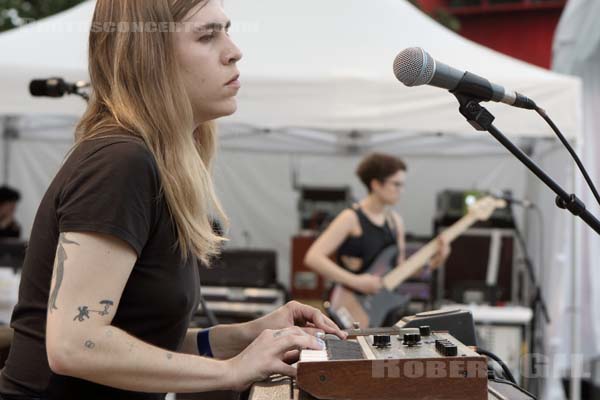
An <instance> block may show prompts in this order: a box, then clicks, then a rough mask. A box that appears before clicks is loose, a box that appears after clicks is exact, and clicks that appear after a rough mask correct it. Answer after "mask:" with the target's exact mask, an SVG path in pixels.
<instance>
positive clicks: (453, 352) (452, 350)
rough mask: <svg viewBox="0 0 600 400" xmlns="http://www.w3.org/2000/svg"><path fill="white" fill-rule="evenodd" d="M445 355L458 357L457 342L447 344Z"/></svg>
mask: <svg viewBox="0 0 600 400" xmlns="http://www.w3.org/2000/svg"><path fill="white" fill-rule="evenodd" d="M444 355H445V356H446V357H456V356H457V355H458V347H456V345H455V344H451V345H449V346H446V348H445V351H444Z"/></svg>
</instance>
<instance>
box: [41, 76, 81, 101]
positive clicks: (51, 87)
mask: <svg viewBox="0 0 600 400" xmlns="http://www.w3.org/2000/svg"><path fill="white" fill-rule="evenodd" d="M88 86H89V83H86V82H83V81H78V82H75V83H69V82H65V80H64V79H62V78H49V79H34V80H32V81H31V83H30V84H29V93H31V95H32V96H34V97H63V96H64V95H65V94H76V95H80V96H81V95H82V93H80V92H79V90H80V89H83V88H86V87H88Z"/></svg>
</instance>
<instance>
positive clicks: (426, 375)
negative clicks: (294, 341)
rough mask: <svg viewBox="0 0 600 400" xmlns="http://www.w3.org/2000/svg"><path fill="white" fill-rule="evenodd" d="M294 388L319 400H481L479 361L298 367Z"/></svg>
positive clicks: (483, 383) (483, 374)
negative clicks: (296, 384) (296, 385)
mask: <svg viewBox="0 0 600 400" xmlns="http://www.w3.org/2000/svg"><path fill="white" fill-rule="evenodd" d="M297 383H298V387H299V388H300V389H302V390H304V391H305V392H307V393H309V394H310V395H312V396H314V397H316V398H318V399H322V400H325V399H327V400H338V399H339V400H341V399H350V400H352V399H356V400H359V399H371V400H372V399H380V400H392V399H411V400H430V399H437V400H486V399H487V362H486V360H485V358H483V357H455V358H451V357H448V358H430V359H413V360H398V359H390V360H344V361H323V362H305V363H299V364H298V376H297Z"/></svg>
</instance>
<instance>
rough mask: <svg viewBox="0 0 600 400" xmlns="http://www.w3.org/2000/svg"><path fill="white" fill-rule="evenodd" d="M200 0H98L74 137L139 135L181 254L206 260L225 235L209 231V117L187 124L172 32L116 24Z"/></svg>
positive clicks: (167, 13)
mask: <svg viewBox="0 0 600 400" xmlns="http://www.w3.org/2000/svg"><path fill="white" fill-rule="evenodd" d="M205 1H207V0H152V1H138V0H98V1H97V4H96V9H95V12H94V17H93V24H92V30H91V32H90V38H89V73H90V79H91V84H92V94H91V99H90V102H89V105H88V108H87V110H86V112H85V114H84V115H83V117H82V119H81V121H80V122H79V124H78V125H77V128H76V132H75V145H76V146H77V145H78V144H80V143H81V142H82V141H84V140H89V139H94V138H99V137H106V136H110V135H114V134H115V133H117V132H118V133H119V134H121V135H122V134H123V132H126V134H128V135H131V136H136V137H139V138H141V139H142V140H143V141H144V143H145V144H146V146H147V147H148V149H149V150H150V152H151V153H152V155H153V156H154V158H155V160H156V163H157V166H158V170H159V174H160V178H161V183H162V188H161V190H162V193H163V194H164V196H165V199H166V202H167V205H168V207H169V211H170V213H171V216H172V218H173V222H174V224H175V227H176V229H177V243H176V244H177V245H178V247H179V250H180V251H181V254H182V256H183V257H184V258H187V257H188V256H190V255H194V256H196V257H198V258H199V259H200V260H201V261H203V262H205V263H208V261H209V260H210V258H211V257H212V256H214V255H216V254H217V253H218V251H219V248H220V247H221V244H222V242H223V241H224V240H225V239H224V238H223V237H221V236H219V235H217V234H215V233H214V232H213V230H212V227H211V223H210V221H209V214H211V213H212V214H213V215H216V216H217V217H218V218H219V219H220V221H221V222H222V223H225V224H227V218H226V216H225V213H224V212H223V209H222V207H221V205H220V202H219V200H218V198H217V195H216V193H215V190H214V187H213V182H212V178H211V174H210V170H211V163H212V161H213V157H214V155H215V150H216V131H215V126H214V123H212V122H209V123H204V124H202V125H201V126H200V127H198V128H197V129H196V130H194V118H193V112H192V105H191V103H190V101H189V98H188V96H187V92H186V90H185V87H184V84H183V81H182V79H181V76H180V71H179V68H178V66H177V63H176V62H175V61H174V60H175V59H176V54H175V48H174V43H173V40H174V39H173V36H174V35H173V34H172V33H170V31H169V30H168V29H167V30H160V29H154V30H152V29H149V30H144V29H139V28H138V29H123V27H124V26H123V25H122V24H123V22H125V23H128V24H131V23H139V24H140V25H138V27H139V26H143V24H146V26H148V25H147V23H148V22H151V23H152V24H160V23H163V25H162V26H164V23H165V22H167V23H170V24H171V26H173V24H175V23H180V22H182V20H183V18H184V17H185V16H186V15H187V14H188V13H189V12H190V10H192V9H193V8H194V7H196V6H197V5H199V4H200V3H202V2H205ZM119 23H121V25H119ZM153 26H154V27H156V26H157V25H153ZM107 28H108V29H107ZM130 28H133V25H131V26H130Z"/></svg>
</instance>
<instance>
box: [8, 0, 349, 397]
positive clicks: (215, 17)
mask: <svg viewBox="0 0 600 400" xmlns="http://www.w3.org/2000/svg"><path fill="white" fill-rule="evenodd" d="M228 28H229V21H228V19H227V16H226V15H225V13H224V10H223V8H222V3H221V1H219V0H152V1H138V0H98V1H97V4H96V10H95V14H94V20H93V26H92V30H91V33H90V40H89V45H90V46H89V66H90V67H89V68H90V76H91V82H92V87H93V95H92V99H91V101H90V103H89V106H88V109H87V111H86V113H85V115H84V116H83V118H82V120H81V121H80V123H79V125H78V127H77V130H76V144H75V146H74V148H73V150H72V151H71V153H70V155H69V157H68V158H67V160H66V161H65V163H64V165H63V166H62V168H61V169H60V171H59V172H58V174H57V175H56V177H55V178H54V180H53V182H52V183H51V185H50V187H49V189H48V191H47V192H46V194H45V196H44V198H43V200H42V202H41V205H40V207H39V210H38V213H37V216H36V219H35V223H34V227H33V230H32V233H31V238H30V242H29V249H28V252H27V257H26V260H25V264H24V267H23V273H22V282H21V287H20V293H19V302H18V305H17V306H16V308H15V311H14V314H13V318H12V326H13V328H14V331H15V335H14V341H13V345H12V348H11V353H10V356H9V358H8V361H7V362H6V366H5V368H4V370H3V371H2V374H1V377H0V397H1V398H2V399H16V398H19V399H67V398H77V399H86V400H89V399H121V398H127V399H160V398H164V393H166V392H199V391H212V390H223V389H233V390H242V389H244V388H247V387H248V386H249V385H250V384H251V383H252V382H254V381H257V380H260V379H263V378H265V377H267V376H269V375H270V374H272V373H281V374H287V375H292V376H293V375H294V374H295V369H294V368H293V367H291V366H290V365H289V364H288V363H289V362H290V361H292V360H293V359H294V358H295V357H297V354H298V350H299V349H302V348H310V349H319V348H322V346H323V343H322V342H320V341H319V340H318V339H317V338H316V337H315V335H314V334H315V331H317V330H321V331H325V332H327V333H333V334H337V335H338V336H340V337H344V336H345V335H344V333H342V332H341V331H340V330H339V329H338V328H337V327H336V326H335V325H334V324H333V322H331V321H330V320H329V319H327V318H326V317H325V316H324V315H322V314H321V313H320V312H319V311H317V310H316V309H313V308H310V307H307V306H304V305H301V304H298V303H294V302H292V303H289V304H287V305H286V306H284V307H282V308H280V309H279V310H277V311H275V312H274V313H272V314H270V315H267V316H265V317H263V318H261V319H259V320H256V321H253V322H249V323H246V324H240V325H230V326H217V327H214V328H213V329H211V330H209V331H198V330H190V329H188V325H189V322H190V318H191V317H192V315H193V314H194V312H195V310H196V308H197V305H198V291H199V284H200V283H199V280H198V275H197V268H196V260H201V261H203V262H206V261H208V260H209V259H210V258H211V256H214V255H215V254H216V253H217V252H218V248H219V247H220V245H221V243H222V242H223V240H224V238H223V237H220V236H218V235H216V234H214V233H213V231H212V230H211V225H210V222H209V219H208V215H209V213H216V214H218V215H219V216H220V217H221V219H222V220H225V217H224V215H223V211H222V209H221V206H220V205H219V201H218V199H217V197H216V195H215V192H214V190H213V184H212V182H211V176H210V174H209V171H210V164H211V160H212V158H213V155H214V151H215V130H214V126H213V124H212V123H211V121H213V120H214V119H216V118H218V117H222V116H225V115H229V114H232V113H233V112H235V110H236V99H235V96H236V94H237V92H238V89H239V87H240V83H239V80H238V77H239V72H238V69H237V66H236V64H237V62H238V61H239V60H240V58H241V57H242V54H241V53H240V50H239V49H238V48H237V47H236V46H235V44H234V43H233V41H232V40H231V38H230V37H229V34H228ZM57 45H59V44H57Z"/></svg>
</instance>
